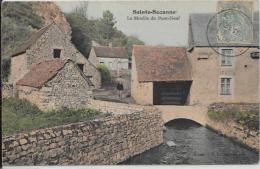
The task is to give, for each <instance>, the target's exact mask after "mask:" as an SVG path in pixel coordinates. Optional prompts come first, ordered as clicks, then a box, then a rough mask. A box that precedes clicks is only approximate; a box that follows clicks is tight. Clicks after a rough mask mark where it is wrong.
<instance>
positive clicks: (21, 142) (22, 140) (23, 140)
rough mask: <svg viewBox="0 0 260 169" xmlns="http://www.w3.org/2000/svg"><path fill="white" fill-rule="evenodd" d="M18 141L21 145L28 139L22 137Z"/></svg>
mask: <svg viewBox="0 0 260 169" xmlns="http://www.w3.org/2000/svg"><path fill="white" fill-rule="evenodd" d="M19 142H20V144H21V145H24V144H26V143H27V142H28V141H27V140H26V139H24V138H23V139H21V140H20V141H19Z"/></svg>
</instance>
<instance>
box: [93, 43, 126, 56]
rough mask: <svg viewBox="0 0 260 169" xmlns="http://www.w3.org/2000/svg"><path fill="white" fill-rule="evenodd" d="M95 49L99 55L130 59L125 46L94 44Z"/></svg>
mask: <svg viewBox="0 0 260 169" xmlns="http://www.w3.org/2000/svg"><path fill="white" fill-rule="evenodd" d="M93 49H94V51H95V53H96V56H97V57H104V58H122V59H128V56H127V52H126V50H125V48H123V47H109V46H94V47H93Z"/></svg>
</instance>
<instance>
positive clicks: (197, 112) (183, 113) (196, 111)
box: [156, 105, 207, 126]
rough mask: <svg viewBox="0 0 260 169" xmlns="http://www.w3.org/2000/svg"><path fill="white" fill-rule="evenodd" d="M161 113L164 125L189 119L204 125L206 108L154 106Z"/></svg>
mask: <svg viewBox="0 0 260 169" xmlns="http://www.w3.org/2000/svg"><path fill="white" fill-rule="evenodd" d="M156 107H157V109H158V110H159V111H160V112H161V113H162V119H163V121H164V124H165V123H167V122H169V121H171V120H174V119H189V120H192V121H195V122H197V123H199V124H201V125H202V126H205V125H206V121H207V107H204V106H173V105H169V106H156Z"/></svg>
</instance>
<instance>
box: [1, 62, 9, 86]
mask: <svg viewBox="0 0 260 169" xmlns="http://www.w3.org/2000/svg"><path fill="white" fill-rule="evenodd" d="M10 67H11V59H10V58H4V59H2V60H1V72H2V75H1V77H2V80H3V81H7V80H8V76H9V74H10Z"/></svg>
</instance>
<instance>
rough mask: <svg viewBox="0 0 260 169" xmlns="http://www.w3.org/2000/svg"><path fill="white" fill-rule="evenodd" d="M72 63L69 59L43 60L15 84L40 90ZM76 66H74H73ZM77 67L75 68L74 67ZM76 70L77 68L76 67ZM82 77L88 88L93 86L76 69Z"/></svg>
mask: <svg viewBox="0 0 260 169" xmlns="http://www.w3.org/2000/svg"><path fill="white" fill-rule="evenodd" d="M69 61H71V62H73V61H72V60H70V59H66V60H61V59H52V60H45V61H41V62H39V63H36V64H34V65H33V67H32V69H31V70H30V72H28V73H27V74H26V75H24V77H23V78H22V79H20V80H19V81H18V82H17V83H16V84H17V85H21V86H30V87H35V88H41V87H42V86H43V85H44V84H45V83H47V82H48V81H49V80H51V79H52V78H53V77H54V76H56V74H57V73H58V72H59V71H60V70H61V69H62V68H63V67H64V66H65V65H66V63H68V62H69ZM75 66H76V65H75ZM76 67H77V66H76ZM77 68H78V67H77ZM78 70H79V72H80V73H81V75H82V77H83V78H84V79H85V80H86V82H87V83H88V85H89V86H93V83H92V82H91V81H90V79H89V78H88V77H87V76H86V75H85V74H84V73H83V72H82V71H81V70H80V69H79V68H78Z"/></svg>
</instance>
